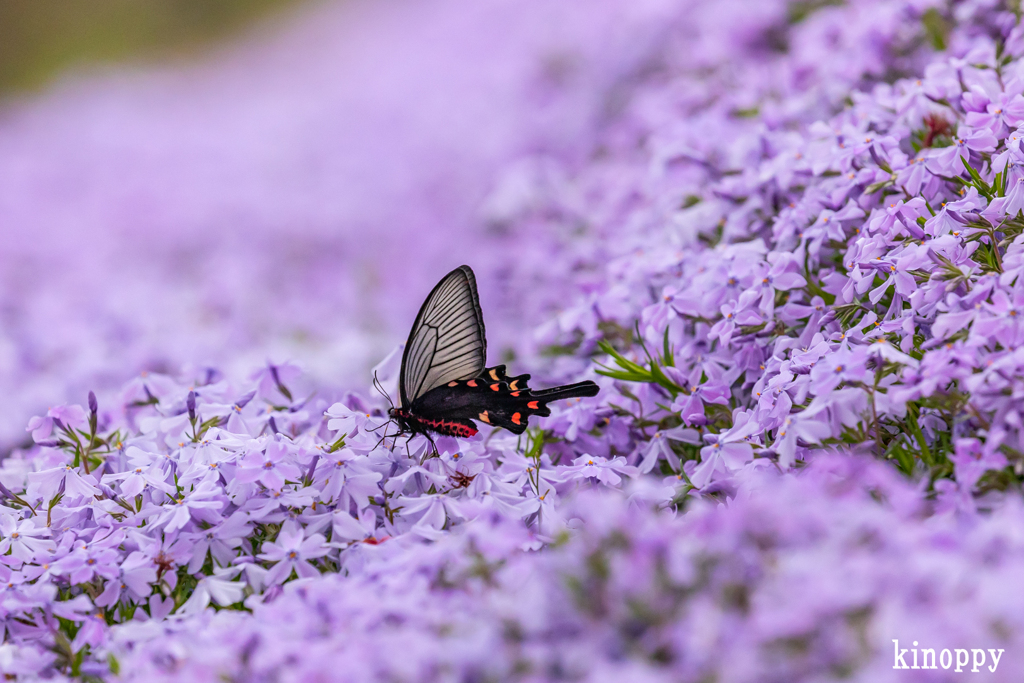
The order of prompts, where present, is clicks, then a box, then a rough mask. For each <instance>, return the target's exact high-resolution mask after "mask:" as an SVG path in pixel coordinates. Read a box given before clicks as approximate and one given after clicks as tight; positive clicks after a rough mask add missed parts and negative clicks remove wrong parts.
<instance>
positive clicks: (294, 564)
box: [257, 522, 330, 585]
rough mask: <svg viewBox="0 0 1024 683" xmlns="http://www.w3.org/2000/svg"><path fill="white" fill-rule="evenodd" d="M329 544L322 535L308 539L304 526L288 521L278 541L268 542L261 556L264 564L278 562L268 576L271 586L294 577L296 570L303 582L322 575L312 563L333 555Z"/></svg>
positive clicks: (267, 579) (264, 545)
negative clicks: (330, 553)
mask: <svg viewBox="0 0 1024 683" xmlns="http://www.w3.org/2000/svg"><path fill="white" fill-rule="evenodd" d="M326 542H327V539H325V538H324V537H323V536H322V535H321V534H312V535H311V536H309V537H308V538H306V537H305V535H304V534H303V531H302V528H301V527H299V526H298V525H296V524H293V523H291V522H286V523H285V525H284V526H283V527H281V532H280V533H279V534H278V536H277V540H276V541H273V542H271V541H267V542H266V543H264V544H263V546H262V550H263V552H262V553H260V554H259V555H257V557H258V558H259V559H260V560H263V561H264V562H273V563H275V564H274V566H273V567H272V568H271V569H270V573H269V574H268V575H267V578H266V582H267V583H268V584H269V585H274V584H278V583H282V582H283V581H286V580H287V579H288V577H289V576H291V574H292V571H293V570H294V571H295V573H296V574H298V576H299V578H300V579H308V578H311V577H314V576H319V575H320V571H319V570H318V569H317V568H316V567H314V566H313V565H312V564H311V563H310V560H315V559H318V558H321V557H323V556H324V555H326V554H327V553H328V552H330V548H328V547H327V545H326Z"/></svg>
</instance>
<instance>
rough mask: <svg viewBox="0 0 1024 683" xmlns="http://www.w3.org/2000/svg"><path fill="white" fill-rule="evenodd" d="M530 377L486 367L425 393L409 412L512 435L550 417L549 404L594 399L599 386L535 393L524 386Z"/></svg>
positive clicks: (558, 388)
mask: <svg viewBox="0 0 1024 683" xmlns="http://www.w3.org/2000/svg"><path fill="white" fill-rule="evenodd" d="M529 378H530V376H529V375H519V376H517V377H507V376H506V375H505V366H503V365H500V366H496V367H493V368H487V369H486V370H485V371H484V372H483V373H481V374H480V375H479V376H477V377H474V378H472V379H469V380H452V381H451V382H449V383H448V384H445V385H443V386H440V387H436V388H434V389H432V390H431V391H429V392H427V393H426V394H424V395H423V396H422V397H421V398H420V399H419V400H417V401H416V402H415V403H414V404H413V406H412V412H413V414H415V415H416V416H418V417H420V418H421V419H423V420H433V421H437V420H440V419H441V418H442V417H446V418H448V419H456V420H459V421H464V420H469V421H470V422H471V424H472V421H473V420H479V421H481V422H484V423H486V424H489V425H491V426H494V427H504V428H505V429H507V430H509V431H510V432H513V433H515V434H522V433H523V432H524V431H526V427H527V421H528V419H529V417H530V416H531V415H538V416H541V417H544V416H547V415H550V414H551V409H550V408H548V403H550V402H552V401H557V400H559V399H563V398H574V397H582V396H593V395H595V394H597V391H598V387H597V385H596V384H594V383H593V382H589V381H588V382H579V383H578V384H570V385H566V386H561V387H554V388H552V389H544V390H541V391H539V392H536V393H534V391H533V390H532V389H530V388H529V387H528V386H527V381H528V380H529Z"/></svg>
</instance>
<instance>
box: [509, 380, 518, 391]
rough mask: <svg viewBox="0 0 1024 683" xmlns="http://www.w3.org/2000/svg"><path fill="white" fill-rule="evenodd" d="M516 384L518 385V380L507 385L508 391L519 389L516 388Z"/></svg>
mask: <svg viewBox="0 0 1024 683" xmlns="http://www.w3.org/2000/svg"><path fill="white" fill-rule="evenodd" d="M518 383H519V380H516V381H514V382H512V384H509V385H508V388H509V389H516V390H517V389H519V387H517V386H516V385H517V384H518Z"/></svg>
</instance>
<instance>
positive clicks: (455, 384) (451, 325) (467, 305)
mask: <svg viewBox="0 0 1024 683" xmlns="http://www.w3.org/2000/svg"><path fill="white" fill-rule="evenodd" d="M486 356H487V339H486V338H485V337H484V318H483V313H481V311H480V300H479V298H478V297H477V293H476V278H475V277H474V276H473V271H472V269H470V267H469V266H460V267H458V268H456V269H455V270H453V271H452V272H450V273H448V274H447V275H445V276H444V278H443V279H442V280H441V281H440V282H438V283H437V286H436V287H434V290H433V291H432V292H430V296H428V297H427V300H426V301H424V302H423V306H422V308H420V312H419V315H417V316H416V322H415V323H413V326H412V331H411V332H409V341H407V342H406V343H405V353H404V354H403V355H402V374H401V377H400V378H399V387H400V393H401V396H402V405H401V407H398V408H392V409H391V410H390V412H389V415H390V416H391V417H392V418H393V419H395V420H396V421H397V422H398V425H399V427H400V428H401V429H402V432H403V433H406V434H408V433H413V434H423V435H424V436H428V438H429V434H428V432H437V433H438V434H446V435H448V436H462V437H469V436H473V435H474V434H476V433H477V429H476V423H474V422H473V420H480V421H481V422H486V423H487V424H489V425H494V426H496V427H504V428H505V429H507V430H509V431H511V432H514V433H516V434H522V433H523V432H524V431H526V423H527V420H528V419H529V417H530V415H550V414H551V410H550V409H549V408H548V403H550V402H551V401H557V400H559V399H563V398H573V397H577V396H594V395H596V394H597V392H598V386H597V385H596V384H594V383H593V382H591V381H586V382H578V383H576V384H568V385H566V386H561V387H554V388H552V389H541V390H538V391H534V390H533V389H530V388H529V387H528V386H527V385H526V382H527V380H529V379H530V376H529V375H519V376H517V377H508V376H507V375H506V374H505V366H504V365H496V366H494V367H490V368H488V367H485V365H486Z"/></svg>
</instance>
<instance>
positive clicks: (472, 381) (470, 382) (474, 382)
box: [466, 379, 476, 387]
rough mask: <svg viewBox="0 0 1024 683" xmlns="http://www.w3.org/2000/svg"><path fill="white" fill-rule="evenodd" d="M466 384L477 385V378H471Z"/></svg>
mask: <svg viewBox="0 0 1024 683" xmlns="http://www.w3.org/2000/svg"><path fill="white" fill-rule="evenodd" d="M466 385H467V386H470V387H475V386H476V380H475V379H471V380H469V381H468V382H466Z"/></svg>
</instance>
